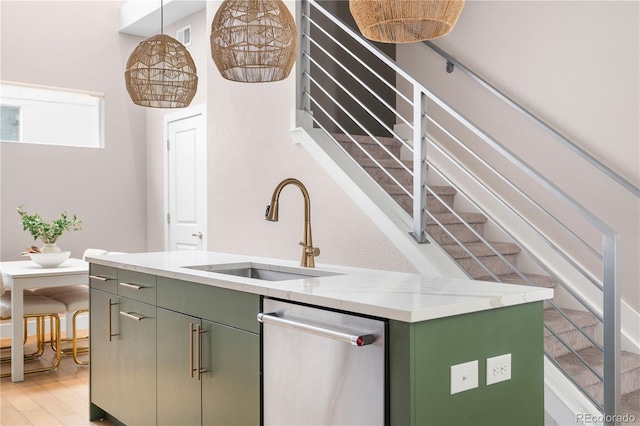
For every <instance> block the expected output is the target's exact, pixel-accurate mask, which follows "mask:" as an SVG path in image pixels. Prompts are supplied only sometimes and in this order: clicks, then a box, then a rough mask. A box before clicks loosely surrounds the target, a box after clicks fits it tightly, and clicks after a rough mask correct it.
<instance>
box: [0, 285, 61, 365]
mask: <svg viewBox="0 0 640 426" xmlns="http://www.w3.org/2000/svg"><path fill="white" fill-rule="evenodd" d="M0 287H2V290H1V291H0V293H2V296H0V320H6V319H12V318H11V291H10V290H6V291H5V289H4V286H2V284H1V278H0ZM65 311H66V306H65V305H64V303H61V302H58V301H56V300H53V299H50V298H48V297H45V296H41V295H39V294H36V293H34V292H32V291H25V292H24V313H23V317H24V320H25V322H26V321H27V320H28V319H29V318H35V319H36V336H37V338H36V340H37V342H36V344H37V350H36V352H34V353H33V354H29V355H27V356H26V357H25V358H26V359H35V358H37V357H39V356H40V355H42V353H43V352H44V323H45V319H46V318H47V317H49V318H50V324H51V336H52V338H56V339H59V337H60V316H59V315H58V314H60V313H62V312H65ZM25 325H26V323H25ZM25 330H26V327H25ZM54 336H56V337H54ZM25 340H26V331H25ZM11 343H12V344H16V343H15V342H11ZM23 344H24V342H23ZM56 347H57V348H60V341H59V340H57V341H56ZM4 349H6V348H4ZM55 354H56V358H55V361H54V362H53V364H52V365H51V366H48V367H39V368H34V369H31V370H25V372H24V373H25V374H30V373H40V372H43V371H51V370H54V369H56V368H57V367H58V365H60V358H61V355H62V353H61V351H60V350H56V351H55ZM8 359H9V360H10V359H11V358H10V357H9V358H8ZM9 376H11V373H5V374H0V377H9Z"/></svg>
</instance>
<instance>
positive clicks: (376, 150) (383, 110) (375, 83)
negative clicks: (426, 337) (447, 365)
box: [294, 0, 640, 425]
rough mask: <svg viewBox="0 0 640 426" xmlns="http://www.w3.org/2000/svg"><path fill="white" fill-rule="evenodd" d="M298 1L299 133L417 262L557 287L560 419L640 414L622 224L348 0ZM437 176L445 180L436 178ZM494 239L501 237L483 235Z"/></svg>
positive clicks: (548, 311)
mask: <svg viewBox="0 0 640 426" xmlns="http://www.w3.org/2000/svg"><path fill="white" fill-rule="evenodd" d="M296 4H297V8H296V9H297V13H298V19H297V22H299V23H300V25H299V28H300V34H301V38H300V41H301V42H300V58H299V60H298V65H299V66H298V67H297V70H298V75H297V89H298V98H297V101H296V110H297V113H296V116H295V120H296V121H295V125H294V128H295V129H300V130H301V132H300V134H304V135H303V137H302V138H301V139H300V140H301V141H303V140H304V142H301V143H304V146H305V148H306V149H307V150H308V151H309V152H310V153H312V155H315V156H317V158H318V161H319V162H320V163H321V164H322V165H323V166H324V167H325V169H327V170H328V171H330V173H334V172H335V173H336V175H339V178H338V179H339V181H340V182H342V183H343V184H345V185H346V187H348V190H349V192H350V193H351V194H352V196H353V197H354V200H358V201H359V202H360V203H364V204H366V205H367V206H368V208H367V209H366V211H367V212H368V214H369V216H370V217H371V218H372V219H374V220H376V223H383V224H384V226H381V229H383V228H384V229H383V232H385V234H386V235H387V236H388V237H389V238H390V239H391V241H393V243H394V244H395V245H396V246H397V247H398V248H399V249H400V250H402V251H403V253H405V254H406V256H407V259H410V261H411V262H412V263H413V264H414V265H415V266H416V268H417V269H420V270H421V269H425V270H428V271H430V272H432V271H433V270H439V271H440V273H442V274H444V275H451V276H454V275H455V276H460V275H462V274H461V271H465V272H466V274H467V275H468V276H469V277H470V278H473V279H478V280H484V281H486V280H489V281H497V282H505V283H513V284H524V285H533V286H547V287H553V288H554V289H555V295H556V297H555V298H554V299H553V300H549V301H546V302H545V352H546V354H547V358H546V360H545V364H546V367H545V385H546V390H545V398H546V395H547V394H548V395H549V398H550V401H549V402H550V406H551V407H552V408H551V409H550V410H551V411H549V414H550V415H552V416H554V417H555V416H558V418H563V419H564V420H563V421H565V420H567V419H568V418H569V417H571V416H573V415H574V414H577V413H592V414H593V415H596V413H602V414H604V415H605V416H608V417H607V418H608V419H610V418H611V417H612V416H613V415H614V414H618V413H625V412H630V413H634V414H636V419H637V418H640V395H639V393H640V391H639V390H638V389H639V388H640V386H639V385H640V383H639V382H640V357H639V356H636V355H633V354H631V353H627V352H624V351H622V352H621V351H620V346H621V327H620V321H621V320H620V315H621V314H620V312H621V299H620V296H619V291H620V279H619V274H618V273H617V270H618V267H619V265H620V254H619V251H620V250H619V235H618V234H617V233H616V231H615V230H614V229H613V228H612V227H611V226H610V225H609V224H607V223H606V222H605V221H603V220H602V219H601V218H599V217H597V216H596V215H594V214H593V213H592V212H591V211H590V210H589V209H587V208H585V206H583V205H582V204H581V203H580V202H579V201H578V200H576V199H574V197H573V196H572V194H569V193H567V192H565V190H563V188H562V185H560V182H554V181H553V180H551V179H550V178H549V177H548V176H547V174H545V173H544V172H542V171H541V170H538V169H537V168H536V167H535V165H532V164H529V163H528V162H527V159H526V158H522V157H520V156H518V155H517V154H516V153H514V152H513V151H511V150H510V149H509V144H508V142H513V139H514V138H515V139H517V138H519V136H520V134H519V132H520V130H518V132H516V133H517V134H515V135H511V136H510V137H504V138H503V137H502V136H504V135H500V136H501V137H498V136H497V135H495V134H491V133H489V132H488V131H487V130H486V129H483V128H482V127H480V125H479V124H480V123H475V122H473V121H472V120H471V119H470V118H469V117H466V116H464V115H463V114H461V113H460V112H459V111H457V110H456V109H455V107H454V106H452V105H449V104H448V103H447V101H446V100H444V99H443V98H441V97H439V96H438V95H437V94H436V93H434V92H433V91H432V90H431V89H430V88H429V87H427V86H425V85H424V84H422V83H421V82H420V81H418V80H416V79H415V78H414V77H413V76H411V75H410V74H409V73H407V72H406V70H404V69H403V68H402V67H401V66H399V65H398V64H397V63H396V62H395V60H394V59H392V57H393V54H392V55H390V56H389V55H388V54H386V53H384V52H383V51H382V50H380V48H378V47H376V46H374V45H372V44H371V43H369V42H368V41H366V40H364V39H363V38H362V37H361V34H360V33H359V32H357V31H354V28H355V23H353V22H351V23H350V21H349V19H351V15H350V13H349V11H348V8H347V5H346V3H345V2H319V1H317V0H301V2H299V4H298V3H296ZM329 9H331V10H329ZM351 21H352V19H351ZM431 48H432V49H434V51H436V52H437V53H438V54H439V55H440V56H442V58H444V59H446V60H447V61H448V62H449V64H451V65H454V66H455V69H457V70H458V69H459V70H463V71H464V72H465V73H466V74H467V75H469V76H471V79H472V80H473V81H474V82H476V83H479V84H480V85H481V86H482V87H484V88H486V89H487V90H488V91H489V92H490V93H492V94H493V95H495V96H496V97H497V98H498V99H499V100H500V101H502V102H504V103H505V104H506V105H507V106H509V107H511V108H512V109H513V110H515V111H516V113H517V114H519V115H520V116H521V117H524V118H525V119H526V120H528V121H530V122H532V123H534V124H535V126H534V127H535V128H536V129H538V130H539V131H540V133H541V135H539V136H540V137H542V136H549V137H550V138H551V139H552V142H553V143H554V144H556V146H557V147H553V148H551V149H549V150H548V155H554V153H555V152H556V151H558V152H563V151H562V150H564V149H565V148H569V149H570V151H571V152H572V153H574V154H575V156H576V157H577V159H578V160H580V161H585V162H587V163H588V166H589V167H591V168H592V172H594V173H600V174H602V176H603V177H604V178H605V179H607V182H611V183H612V184H613V185H616V189H619V188H624V189H625V190H627V191H628V192H629V193H630V194H632V195H631V196H632V197H634V198H633V201H634V202H635V199H636V198H638V199H640V188H637V187H635V186H634V185H633V184H631V183H630V182H628V181H626V180H625V179H624V178H623V177H622V176H620V175H619V174H617V173H616V172H615V171H614V170H611V169H610V168H608V167H607V166H606V165H604V164H602V163H601V162H600V161H599V160H598V159H596V158H594V157H593V156H591V155H590V154H589V153H587V152H585V151H584V150H582V149H581V148H580V146H579V145H577V144H575V143H573V142H572V141H570V140H569V139H567V138H566V137H564V136H563V135H562V134H560V133H558V132H557V131H555V130H554V129H553V128H551V127H550V126H548V125H547V124H546V123H544V122H542V121H541V120H539V119H538V118H537V117H536V116H535V115H532V114H531V113H529V112H528V111H527V110H526V109H525V108H523V107H522V106H520V105H518V104H517V103H515V102H514V101H513V100H511V99H510V98H508V97H507V96H506V95H504V94H502V93H501V92H500V91H499V90H497V89H496V88H495V87H493V86H491V85H490V84H488V83H487V82H486V81H484V80H482V79H481V78H480V77H479V76H477V75H475V74H473V73H472V71H470V70H468V69H467V68H466V67H464V65H462V64H460V63H459V62H457V61H456V60H455V58H452V57H451V56H449V55H446V52H444V53H443V52H440V51H438V50H436V48H434V47H431ZM449 68H450V67H449V66H447V71H449ZM451 68H452V69H453V66H452V67H451ZM502 118H504V119H505V120H506V119H507V118H505V117H502ZM374 135H384V136H385V137H379V136H374ZM387 136H389V137H387ZM537 137H538V136H536V138H537ZM505 139H506V140H505ZM505 142H507V143H505ZM345 153H346V154H348V155H346V154H345ZM558 155H559V154H558ZM563 155H564V154H563ZM572 155H573V154H572ZM353 160H355V161H353ZM427 175H429V177H428V178H427ZM434 177H435V179H434ZM435 181H437V182H441V184H439V185H438V186H436V185H431V184H432V183H433V182H435ZM460 206H470V207H468V208H467V207H464V208H462V207H460ZM403 210H404V211H403ZM458 210H459V211H458ZM463 210H472V211H463ZM405 213H408V214H405ZM576 222H577V223H580V224H581V225H580V226H575V223H576ZM496 231H497V233H496ZM493 235H500V236H499V237H495V240H497V239H499V240H500V241H495V240H494V239H492V240H491V241H489V237H488V236H493ZM503 235H504V238H503ZM427 242H430V243H431V244H423V243H427ZM525 256H526V258H525ZM523 260H526V261H524V262H523ZM456 263H457V265H459V266H460V269H458V268H457V267H456V266H455V264H456ZM518 263H520V264H521V265H522V266H521V269H523V270H524V271H525V272H523V271H521V270H519V268H518ZM439 268H442V269H439ZM445 271H446V272H445ZM527 272H535V273H527ZM458 274H460V275H458ZM541 274H544V275H541ZM603 342H606V344H605V343H603ZM547 366H548V367H549V368H547ZM559 372H562V374H558V373H559ZM571 383H572V384H573V385H574V387H575V389H574V388H573V387H572V386H571ZM547 390H548V392H547ZM577 390H580V391H581V392H582V393H583V394H584V395H585V396H586V397H585V398H582V397H581V396H580V395H579V393H578V391H577ZM621 396H622V397H621ZM620 402H622V404H623V406H622V407H620V406H619V405H620ZM628 403H631V406H629V405H628ZM634 404H635V405H634ZM552 411H553V412H552ZM567 421H568V420H567ZM604 423H605V424H607V425H609V424H614V423H616V421H615V420H606V421H605V422H604Z"/></svg>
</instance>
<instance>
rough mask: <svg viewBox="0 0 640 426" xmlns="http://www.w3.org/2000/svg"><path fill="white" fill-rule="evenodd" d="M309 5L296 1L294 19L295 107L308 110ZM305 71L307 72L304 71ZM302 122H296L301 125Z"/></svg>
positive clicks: (304, 0)
mask: <svg viewBox="0 0 640 426" xmlns="http://www.w3.org/2000/svg"><path fill="white" fill-rule="evenodd" d="M310 12H311V6H310V5H309V2H308V1H307V0H301V1H299V2H296V21H297V23H298V58H297V63H296V109H297V110H298V111H310V110H311V101H310V100H309V97H308V96H307V95H306V93H307V89H308V88H309V78H308V77H307V76H308V75H309V74H310V70H309V66H310V64H309V59H308V57H307V52H309V48H310V43H309V38H308V37H307V33H308V31H309V22H308V21H307V19H306V18H305V16H309V13H310ZM305 71H307V72H305ZM302 124H303V123H296V125H298V126H299V125H302Z"/></svg>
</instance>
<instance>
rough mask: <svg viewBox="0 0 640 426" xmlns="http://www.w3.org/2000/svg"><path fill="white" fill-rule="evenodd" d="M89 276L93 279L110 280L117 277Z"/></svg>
mask: <svg viewBox="0 0 640 426" xmlns="http://www.w3.org/2000/svg"><path fill="white" fill-rule="evenodd" d="M89 278H91V279H92V280H98V281H109V280H113V279H115V278H109V277H101V276H99V275H89Z"/></svg>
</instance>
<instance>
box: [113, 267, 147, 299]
mask: <svg viewBox="0 0 640 426" xmlns="http://www.w3.org/2000/svg"><path fill="white" fill-rule="evenodd" d="M118 295H120V296H124V297H128V298H130V299H134V300H139V301H140V302H144V303H150V304H152V305H155V304H156V277H155V276H154V275H148V274H143V273H141V272H135V271H126V270H124V269H119V270H118Z"/></svg>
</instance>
